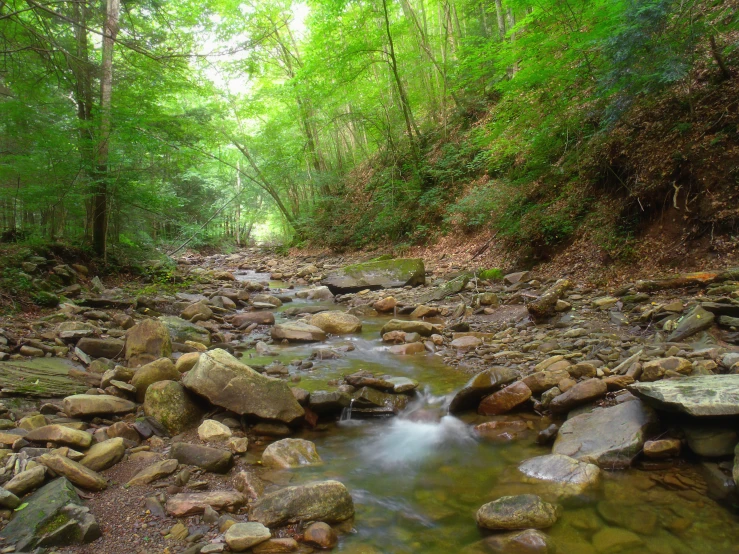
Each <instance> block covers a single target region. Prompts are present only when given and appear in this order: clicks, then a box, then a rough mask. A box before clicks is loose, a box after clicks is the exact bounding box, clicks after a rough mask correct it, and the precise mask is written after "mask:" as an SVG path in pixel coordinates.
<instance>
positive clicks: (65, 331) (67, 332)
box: [56, 321, 99, 341]
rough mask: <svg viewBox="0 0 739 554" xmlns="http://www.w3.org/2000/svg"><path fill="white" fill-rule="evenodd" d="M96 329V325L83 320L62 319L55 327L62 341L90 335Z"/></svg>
mask: <svg viewBox="0 0 739 554" xmlns="http://www.w3.org/2000/svg"><path fill="white" fill-rule="evenodd" d="M98 331H99V329H98V328H97V327H95V326H94V325H92V324H91V323H85V322H83V321H63V322H61V323H60V324H59V325H58V326H57V328H56V334H57V336H58V337H59V338H60V339H62V340H63V341H76V340H78V339H81V338H83V337H89V336H92V335H94V334H95V333H96V332H98Z"/></svg>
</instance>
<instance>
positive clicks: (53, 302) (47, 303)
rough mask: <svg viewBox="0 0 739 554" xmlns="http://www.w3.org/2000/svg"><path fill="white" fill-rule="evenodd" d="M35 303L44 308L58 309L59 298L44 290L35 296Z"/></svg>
mask: <svg viewBox="0 0 739 554" xmlns="http://www.w3.org/2000/svg"><path fill="white" fill-rule="evenodd" d="M33 302H34V304H36V305H37V306H42V307H44V308H56V307H57V306H58V305H59V297H58V296H57V295H56V294H54V293H53V292H47V291H43V290H42V291H39V292H37V293H36V294H34V295H33Z"/></svg>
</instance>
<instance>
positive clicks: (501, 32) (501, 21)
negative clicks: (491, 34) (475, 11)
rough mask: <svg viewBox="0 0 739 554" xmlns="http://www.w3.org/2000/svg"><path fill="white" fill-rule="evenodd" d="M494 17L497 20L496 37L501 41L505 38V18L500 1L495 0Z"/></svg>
mask: <svg viewBox="0 0 739 554" xmlns="http://www.w3.org/2000/svg"><path fill="white" fill-rule="evenodd" d="M495 16H496V17H497V19H498V37H499V38H500V40H503V39H504V38H505V18H504V15H503V3H502V2H501V0H495Z"/></svg>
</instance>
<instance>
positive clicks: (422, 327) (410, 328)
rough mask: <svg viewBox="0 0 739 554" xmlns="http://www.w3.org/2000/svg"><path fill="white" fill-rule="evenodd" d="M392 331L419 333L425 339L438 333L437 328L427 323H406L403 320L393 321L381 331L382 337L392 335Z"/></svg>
mask: <svg viewBox="0 0 739 554" xmlns="http://www.w3.org/2000/svg"><path fill="white" fill-rule="evenodd" d="M392 331H403V332H405V333H418V334H419V335H421V336H423V337H429V336H431V335H432V334H434V333H435V332H436V328H435V327H434V326H433V325H432V324H431V323H428V322H427V321H405V320H401V319H391V320H390V321H388V322H387V323H386V324H385V325H383V327H382V329H381V330H380V335H384V334H385V333H390V332H392Z"/></svg>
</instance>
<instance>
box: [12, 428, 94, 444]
mask: <svg viewBox="0 0 739 554" xmlns="http://www.w3.org/2000/svg"><path fill="white" fill-rule="evenodd" d="M25 438H26V440H28V441H31V442H53V443H56V444H63V445H66V446H73V447H76V448H89V446H90V444H92V435H91V434H90V433H86V432H84V431H77V430H76V429H70V428H69V427H65V426H64V425H44V426H43V427H39V428H38V429H34V430H33V431H31V432H30V433H28V434H27V435H26V437H25Z"/></svg>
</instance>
